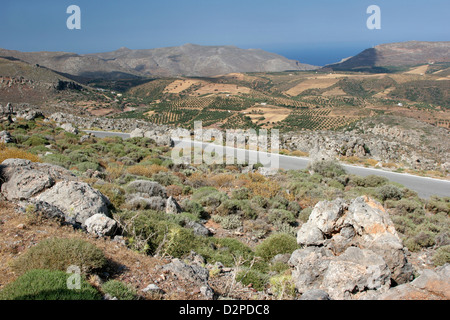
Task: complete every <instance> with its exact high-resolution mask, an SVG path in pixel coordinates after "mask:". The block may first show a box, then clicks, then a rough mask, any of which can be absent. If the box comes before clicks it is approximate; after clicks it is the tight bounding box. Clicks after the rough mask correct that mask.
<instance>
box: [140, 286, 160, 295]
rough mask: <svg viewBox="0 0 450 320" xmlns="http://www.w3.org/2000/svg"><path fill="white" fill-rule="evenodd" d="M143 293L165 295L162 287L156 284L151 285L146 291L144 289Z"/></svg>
mask: <svg viewBox="0 0 450 320" xmlns="http://www.w3.org/2000/svg"><path fill="white" fill-rule="evenodd" d="M142 291H143V292H149V293H156V294H164V290H162V289H161V288H160V287H158V286H157V285H156V284H154V283H151V284H149V285H148V286H147V287H145V288H144V289H142Z"/></svg>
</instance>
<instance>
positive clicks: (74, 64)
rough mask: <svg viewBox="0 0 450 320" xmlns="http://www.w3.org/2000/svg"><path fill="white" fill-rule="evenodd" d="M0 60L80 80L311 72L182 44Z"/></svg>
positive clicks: (236, 51) (233, 50)
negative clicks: (144, 48)
mask: <svg viewBox="0 0 450 320" xmlns="http://www.w3.org/2000/svg"><path fill="white" fill-rule="evenodd" d="M0 57H13V58H16V59H20V60H22V61H25V62H28V63H30V64H39V65H41V66H45V67H47V68H49V69H52V70H55V71H57V72H59V73H62V74H66V75H72V76H75V77H80V78H90V79H92V78H108V79H114V78H136V77H142V76H163V77H167V76H180V75H184V76H198V77H202V76H215V75H221V74H227V73H232V72H277V71H286V70H314V69H317V68H318V67H315V66H311V65H308V64H302V63H300V62H298V61H295V60H290V59H287V58H285V57H282V56H280V55H278V54H274V53H270V52H266V51H263V50H259V49H240V48H237V47H234V46H200V45H194V44H186V45H183V46H179V47H168V48H158V49H148V50H130V49H128V48H120V49H119V50H116V51H112V52H106V53H95V54H86V55H78V54H75V53H67V52H19V51H13V50H5V49H0Z"/></svg>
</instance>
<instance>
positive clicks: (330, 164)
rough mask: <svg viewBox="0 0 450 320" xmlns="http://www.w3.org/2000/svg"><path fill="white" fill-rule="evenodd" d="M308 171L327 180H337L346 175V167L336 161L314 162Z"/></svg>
mask: <svg viewBox="0 0 450 320" xmlns="http://www.w3.org/2000/svg"><path fill="white" fill-rule="evenodd" d="M308 169H309V170H311V171H313V172H314V173H318V174H320V175H321V176H323V177H326V178H336V177H339V176H341V175H344V174H345V173H346V171H345V169H344V167H342V165H341V164H339V162H337V161H334V160H326V161H316V162H313V163H312V164H310V165H309V166H308Z"/></svg>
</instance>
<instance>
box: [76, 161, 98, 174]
mask: <svg viewBox="0 0 450 320" xmlns="http://www.w3.org/2000/svg"><path fill="white" fill-rule="evenodd" d="M75 167H76V168H77V169H78V171H81V172H86V171H88V170H94V171H96V170H100V165H99V164H98V163H96V162H81V163H77V164H76V165H75Z"/></svg>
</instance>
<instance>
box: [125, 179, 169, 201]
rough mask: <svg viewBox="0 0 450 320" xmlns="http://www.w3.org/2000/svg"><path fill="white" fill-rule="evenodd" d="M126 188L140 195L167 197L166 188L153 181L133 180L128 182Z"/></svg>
mask: <svg viewBox="0 0 450 320" xmlns="http://www.w3.org/2000/svg"><path fill="white" fill-rule="evenodd" d="M128 190H129V192H130V193H134V194H138V195H140V196H142V197H162V198H166V197H167V193H166V188H164V187H163V186H161V185H160V184H159V183H158V182H155V181H148V180H135V181H132V182H130V184H128Z"/></svg>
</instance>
